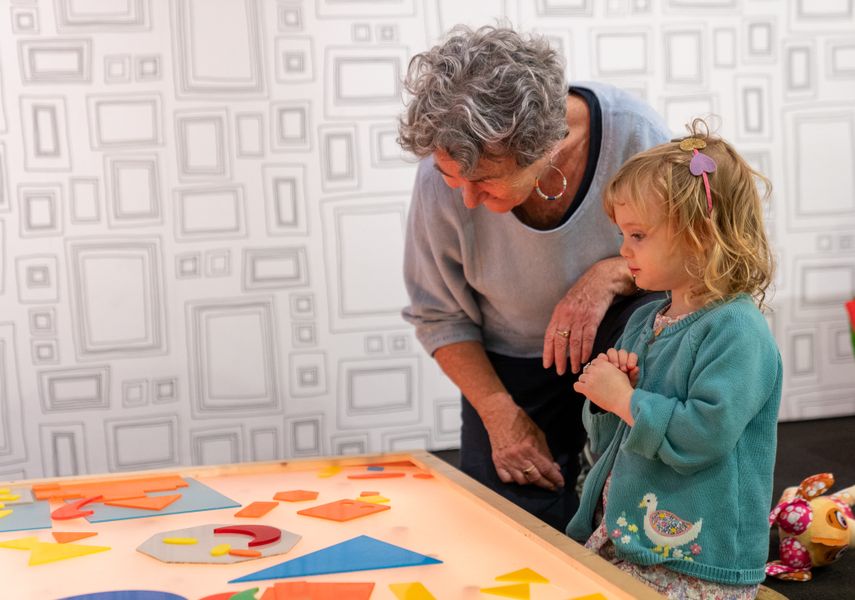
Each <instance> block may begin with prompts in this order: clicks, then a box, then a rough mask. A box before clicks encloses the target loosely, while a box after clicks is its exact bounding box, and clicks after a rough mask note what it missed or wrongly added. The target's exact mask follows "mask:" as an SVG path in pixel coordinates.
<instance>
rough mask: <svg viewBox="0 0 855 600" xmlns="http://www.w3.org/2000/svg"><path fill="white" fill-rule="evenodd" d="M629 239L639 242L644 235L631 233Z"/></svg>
mask: <svg viewBox="0 0 855 600" xmlns="http://www.w3.org/2000/svg"><path fill="white" fill-rule="evenodd" d="M630 237H631V238H632V239H634V240H636V241H639V242H640V241H641V240H643V239H644V234H643V233H633V234H632V235H631V236H630Z"/></svg>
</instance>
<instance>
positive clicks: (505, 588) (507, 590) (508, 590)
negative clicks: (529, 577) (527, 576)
mask: <svg viewBox="0 0 855 600" xmlns="http://www.w3.org/2000/svg"><path fill="white" fill-rule="evenodd" d="M481 593H482V594H493V595H494V596H502V597H503V598H516V599H517V600H529V598H531V586H529V584H527V583H517V584H515V585H500V586H498V587H491V588H481Z"/></svg>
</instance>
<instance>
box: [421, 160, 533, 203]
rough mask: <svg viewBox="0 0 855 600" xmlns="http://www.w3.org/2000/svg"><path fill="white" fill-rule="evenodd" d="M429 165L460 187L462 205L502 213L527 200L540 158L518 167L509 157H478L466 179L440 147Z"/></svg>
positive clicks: (452, 185)
mask: <svg viewBox="0 0 855 600" xmlns="http://www.w3.org/2000/svg"><path fill="white" fill-rule="evenodd" d="M433 164H434V167H435V168H436V170H437V171H439V172H440V173H441V174H442V178H443V179H444V180H445V183H446V184H447V185H448V186H449V187H451V188H454V189H457V188H460V189H461V192H462V193H463V203H464V204H465V205H466V208H477V207H478V206H481V205H482V204H483V205H484V208H486V209H488V210H491V211H493V212H497V213H506V212H508V211H510V210H512V209H513V208H515V207H517V206H519V205H520V204H522V203H523V202H525V201H526V200H527V199H528V196H529V194H531V191H532V189H534V180H535V178H536V177H537V173H539V172H540V171H541V170H542V168H543V167H542V165H541V164H540V161H537V162H535V163H534V164H531V165H529V166H527V167H524V168H521V167H519V166H517V164H516V162H515V161H514V159H513V158H511V157H505V158H502V159H501V160H498V161H494V160H486V159H482V160H481V161H480V162H479V163H478V168H476V169H475V173H473V174H472V175H471V176H470V177H469V178H464V177H463V176H462V175H461V174H460V165H458V164H457V163H456V162H455V161H454V160H453V159H452V158H451V157H450V156H449V155H448V153H446V152H445V151H444V150H437V151H435V152H434V153H433Z"/></svg>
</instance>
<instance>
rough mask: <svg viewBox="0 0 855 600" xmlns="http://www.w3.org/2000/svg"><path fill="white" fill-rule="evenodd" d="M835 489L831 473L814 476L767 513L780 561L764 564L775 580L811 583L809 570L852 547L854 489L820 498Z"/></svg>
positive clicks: (789, 491) (788, 491)
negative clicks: (778, 541)
mask: <svg viewBox="0 0 855 600" xmlns="http://www.w3.org/2000/svg"><path fill="white" fill-rule="evenodd" d="M832 485H834V476H833V475H832V474H831V473H821V474H819V475H813V476H811V477H808V478H807V479H805V480H804V481H802V483H801V485H800V486H799V487H797V488H796V487H790V488H787V489H785V490H784V493H783V494H781V499H780V500H779V502H778V505H777V506H776V507H775V508H774V509H772V512H771V513H769V525H770V526H772V525H777V526H778V537H779V538H780V540H781V542H780V554H781V559H780V560H775V561H772V562H770V563H767V564H766V574H767V575H771V576H773V577H777V578H778V579H790V580H793V581H810V578H811V572H810V570H811V567H822V566H824V565H830V564H831V563H833V562H835V561H836V560H837V559H839V558H840V557H841V556H842V555H843V553H844V552H846V549H847V548H851V547H853V546H855V517H853V515H852V505H853V504H855V485H853V486H852V487H848V488H846V489H845V490H841V491H839V492H835V493H834V494H831V495H830V496H823V494H824V493H825V492H827V491H828V489H829V488H830V487H831V486H832Z"/></svg>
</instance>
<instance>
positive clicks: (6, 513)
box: [0, 508, 12, 519]
mask: <svg viewBox="0 0 855 600" xmlns="http://www.w3.org/2000/svg"><path fill="white" fill-rule="evenodd" d="M11 514H12V509H11V508H10V509H9V510H0V519H2V518H3V517H6V516H9V515H11Z"/></svg>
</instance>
